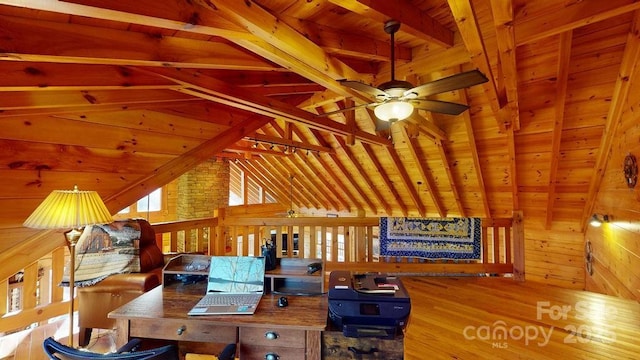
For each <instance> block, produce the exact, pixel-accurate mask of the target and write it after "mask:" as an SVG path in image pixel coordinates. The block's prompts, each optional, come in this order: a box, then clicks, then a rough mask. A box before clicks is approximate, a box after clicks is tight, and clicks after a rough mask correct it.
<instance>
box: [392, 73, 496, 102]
mask: <svg viewBox="0 0 640 360" xmlns="http://www.w3.org/2000/svg"><path fill="white" fill-rule="evenodd" d="M487 81H489V79H487V77H486V76H484V74H483V73H481V72H480V71H479V70H471V71H467V72H463V73H460V74H455V75H451V76H448V77H445V78H442V79H438V80H434V81H431V82H428V83H426V84H422V85H419V86H416V87H414V88H413V89H409V90H407V91H405V93H404V96H407V95H409V94H416V95H417V97H425V96H430V95H434V94H440V93H443V92H446V91H451V90H458V89H462V88H466V87H470V86H473V85H478V84H482V83H485V82H487Z"/></svg>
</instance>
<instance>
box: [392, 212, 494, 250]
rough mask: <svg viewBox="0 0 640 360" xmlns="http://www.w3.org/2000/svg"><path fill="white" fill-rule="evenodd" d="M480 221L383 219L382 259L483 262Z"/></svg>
mask: <svg viewBox="0 0 640 360" xmlns="http://www.w3.org/2000/svg"><path fill="white" fill-rule="evenodd" d="M481 225H482V224H481V220H480V218H407V217H382V218H380V255H381V256H401V257H417V258H426V259H456V260H458V259H465V260H480V258H481V251H480V249H481V243H482V231H481V228H482V227H481Z"/></svg>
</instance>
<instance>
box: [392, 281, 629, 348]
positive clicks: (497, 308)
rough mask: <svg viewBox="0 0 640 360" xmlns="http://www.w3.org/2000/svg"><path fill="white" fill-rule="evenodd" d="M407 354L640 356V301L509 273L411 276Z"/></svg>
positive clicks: (406, 282) (405, 282)
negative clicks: (521, 278) (511, 276)
mask: <svg viewBox="0 0 640 360" xmlns="http://www.w3.org/2000/svg"><path fill="white" fill-rule="evenodd" d="M403 284H404V285H405V287H406V288H407V290H408V291H409V293H410V296H411V304H412V309H411V318H410V322H409V325H408V328H407V334H406V337H405V359H640V339H638V334H640V304H638V303H637V302H635V301H630V300H623V299H619V298H615V297H611V296H605V295H600V294H595V293H591V292H586V291H575V290H567V289H560V288H555V287H550V286H547V285H543V284H539V283H534V282H524V283H519V282H515V281H513V280H512V279H505V278H472V277H466V278H444V277H443V278H434V277H414V278H405V279H404V280H403Z"/></svg>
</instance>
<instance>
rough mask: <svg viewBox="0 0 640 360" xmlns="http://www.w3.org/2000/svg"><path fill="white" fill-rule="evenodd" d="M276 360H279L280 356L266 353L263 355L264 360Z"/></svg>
mask: <svg viewBox="0 0 640 360" xmlns="http://www.w3.org/2000/svg"><path fill="white" fill-rule="evenodd" d="M278 359H280V356H278V354H274V353H266V354H265V355H264V360H278Z"/></svg>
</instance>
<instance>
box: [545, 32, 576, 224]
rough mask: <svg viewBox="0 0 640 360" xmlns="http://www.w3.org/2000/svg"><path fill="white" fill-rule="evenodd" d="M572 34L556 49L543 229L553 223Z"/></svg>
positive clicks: (564, 35)
mask: <svg viewBox="0 0 640 360" xmlns="http://www.w3.org/2000/svg"><path fill="white" fill-rule="evenodd" d="M572 38H573V32H572V31H567V32H565V33H562V34H561V35H560V43H559V47H558V67H557V70H556V79H557V80H556V86H555V87H556V96H555V106H554V111H555V114H554V119H555V121H554V122H553V129H552V130H551V165H550V167H549V189H548V190H547V207H546V209H547V214H546V220H545V227H546V229H549V228H550V227H551V222H552V221H553V207H554V206H553V205H554V203H555V199H556V181H557V176H558V164H559V163H560V156H561V154H560V144H561V142H562V129H563V125H564V117H565V105H566V102H567V85H568V83H569V65H570V63H571V42H572Z"/></svg>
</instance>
